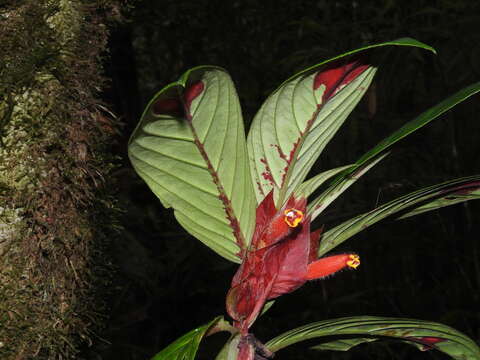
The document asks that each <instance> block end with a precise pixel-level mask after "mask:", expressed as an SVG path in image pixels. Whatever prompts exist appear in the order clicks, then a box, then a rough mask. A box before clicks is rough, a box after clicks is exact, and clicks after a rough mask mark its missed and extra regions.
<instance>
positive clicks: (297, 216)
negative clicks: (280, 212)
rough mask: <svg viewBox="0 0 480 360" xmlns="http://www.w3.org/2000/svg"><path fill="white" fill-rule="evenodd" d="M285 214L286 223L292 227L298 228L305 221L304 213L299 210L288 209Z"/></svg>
mask: <svg viewBox="0 0 480 360" xmlns="http://www.w3.org/2000/svg"><path fill="white" fill-rule="evenodd" d="M284 214H285V222H286V223H287V225H288V226H290V227H297V226H298V224H300V223H301V222H302V220H303V212H301V211H300V210H297V209H287V210H285V212H284Z"/></svg>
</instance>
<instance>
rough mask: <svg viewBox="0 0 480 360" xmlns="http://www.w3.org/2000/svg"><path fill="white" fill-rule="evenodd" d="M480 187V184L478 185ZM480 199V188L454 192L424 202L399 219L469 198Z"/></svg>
mask: <svg viewBox="0 0 480 360" xmlns="http://www.w3.org/2000/svg"><path fill="white" fill-rule="evenodd" d="M478 187H479V188H480V185H478ZM476 199H480V190H478V189H477V190H475V189H474V190H469V192H468V193H461V192H460V193H457V194H455V193H453V194H450V195H447V196H443V197H441V198H438V199H435V200H433V201H430V202H428V203H426V204H423V205H421V206H419V207H417V208H415V209H413V210H412V211H409V212H408V213H406V214H404V215H402V216H400V217H399V219H405V218H407V217H410V216H415V215H419V214H423V213H425V212H427V211H432V210H437V209H440V208H442V207H445V206H450V205H455V204H458V203H462V202H464V201H468V200H476Z"/></svg>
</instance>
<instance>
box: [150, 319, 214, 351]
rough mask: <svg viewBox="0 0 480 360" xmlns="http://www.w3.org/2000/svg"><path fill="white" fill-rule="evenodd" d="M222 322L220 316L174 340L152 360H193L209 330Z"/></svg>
mask: <svg viewBox="0 0 480 360" xmlns="http://www.w3.org/2000/svg"><path fill="white" fill-rule="evenodd" d="M221 321H223V318H222V317H221V316H219V317H217V318H215V319H213V320H212V321H210V322H209V323H208V324H205V325H203V326H200V327H199V328H196V329H193V330H192V331H190V332H188V333H186V334H185V335H183V336H182V337H180V338H178V339H177V340H175V341H174V342H173V343H171V344H170V345H168V346H167V347H166V348H165V349H163V350H162V351H160V352H159V353H158V354H156V355H155V356H154V357H153V358H152V360H193V359H195V355H196V354H197V350H198V346H199V345H200V342H201V341H202V339H203V337H204V336H205V334H206V333H207V331H208V330H209V329H211V328H212V327H213V326H215V325H216V324H217V323H218V322H221Z"/></svg>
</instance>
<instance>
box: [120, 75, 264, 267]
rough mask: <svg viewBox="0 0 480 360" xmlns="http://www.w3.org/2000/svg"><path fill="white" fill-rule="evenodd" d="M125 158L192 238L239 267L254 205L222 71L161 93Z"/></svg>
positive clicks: (233, 97) (231, 94) (236, 114)
mask: <svg viewBox="0 0 480 360" xmlns="http://www.w3.org/2000/svg"><path fill="white" fill-rule="evenodd" d="M128 153H129V157H130V160H131V162H132V164H133V166H134V168H135V170H136V171H137V173H138V174H139V175H140V176H141V177H142V178H143V179H144V180H145V182H146V183H147V184H148V185H149V187H150V188H151V189H152V191H153V192H154V193H155V194H156V195H157V196H158V198H159V199H160V200H161V202H162V204H163V205H164V206H165V207H172V208H173V209H174V211H175V217H176V218H177V220H178V221H179V222H180V224H181V225H182V226H183V227H184V228H185V229H186V230H187V231H188V232H189V233H190V234H192V235H193V236H195V237H196V238H198V239H199V240H201V241H202V242H203V243H205V244H206V245H208V246H209V247H211V248H212V249H213V250H214V251H216V252H217V253H219V254H220V255H222V256H223V257H225V258H227V259H229V260H231V261H234V262H240V258H239V254H240V252H241V249H245V248H246V247H247V246H248V241H249V240H250V237H251V233H252V231H253V226H254V221H255V207H256V201H255V195H254V192H253V188H252V183H251V177H250V173H249V167H248V157H247V151H246V144H245V134H244V128H243V121H242V115H241V110H240V105H239V102H238V97H237V94H236V91H235V88H234V86H233V84H232V81H231V79H230V76H229V75H228V74H227V73H226V72H225V71H224V70H223V69H221V68H217V67H212V66H201V67H197V68H194V69H191V70H189V71H187V72H186V73H185V74H184V75H183V76H182V77H181V78H180V80H178V81H176V82H174V83H172V84H170V85H168V86H166V87H165V88H163V89H162V90H161V91H160V92H158V93H157V94H156V95H155V96H154V97H153V99H152V100H151V101H150V102H149V104H148V106H147V107H146V109H145V111H144V113H143V115H142V118H141V120H140V123H139V124H138V126H137V128H136V129H135V131H134V133H133V135H132V137H131V139H130V143H129V148H128Z"/></svg>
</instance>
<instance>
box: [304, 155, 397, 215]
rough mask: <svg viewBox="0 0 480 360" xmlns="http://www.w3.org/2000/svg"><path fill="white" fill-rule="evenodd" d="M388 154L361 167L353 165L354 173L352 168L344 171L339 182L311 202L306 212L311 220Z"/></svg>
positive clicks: (370, 160)
mask: <svg viewBox="0 0 480 360" xmlns="http://www.w3.org/2000/svg"><path fill="white" fill-rule="evenodd" d="M388 154H389V153H388V152H387V153H385V154H382V155H380V156H378V157H377V158H375V159H369V160H368V161H366V162H365V163H363V164H362V165H361V166H357V165H353V169H354V170H355V171H354V172H352V171H351V169H352V166H350V167H349V168H348V169H346V170H345V173H346V175H345V176H342V177H341V179H340V180H338V181H335V182H333V183H332V184H331V185H330V186H329V187H328V188H327V189H325V191H323V192H322V193H321V194H320V195H319V196H318V197H316V198H315V199H314V200H312V201H311V202H310V203H309V205H308V209H307V212H308V214H310V216H311V218H312V220H313V219H315V218H316V217H317V216H318V215H320V213H321V212H322V211H323V210H325V209H326V208H327V207H328V205H330V204H331V203H332V202H333V201H334V200H335V199H336V198H337V197H339V196H340V195H341V194H342V193H343V192H344V191H345V190H347V189H348V188H349V187H350V186H352V185H353V184H354V183H355V182H356V181H357V180H358V179H360V178H361V177H362V176H363V175H365V174H366V173H367V171H368V170H370V169H371V168H373V167H374V166H375V165H377V164H378V163H379V162H380V161H382V160H383V159H384V158H385V157H386V156H387V155H388Z"/></svg>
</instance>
